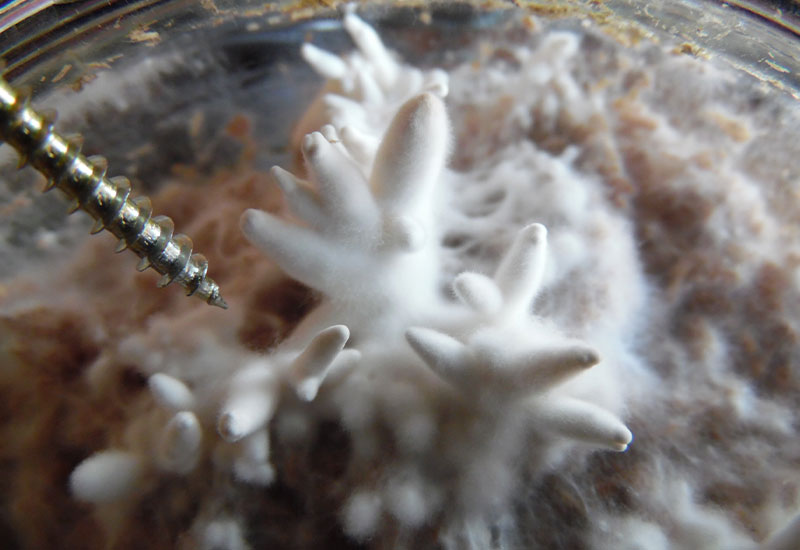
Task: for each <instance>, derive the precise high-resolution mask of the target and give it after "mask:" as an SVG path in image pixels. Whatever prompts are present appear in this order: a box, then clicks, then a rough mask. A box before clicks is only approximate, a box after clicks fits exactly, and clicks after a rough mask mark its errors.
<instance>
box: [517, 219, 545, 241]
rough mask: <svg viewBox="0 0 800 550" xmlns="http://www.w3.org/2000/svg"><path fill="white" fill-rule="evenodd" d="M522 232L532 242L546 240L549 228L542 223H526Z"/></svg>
mask: <svg viewBox="0 0 800 550" xmlns="http://www.w3.org/2000/svg"><path fill="white" fill-rule="evenodd" d="M521 233H522V234H523V235H524V236H525V237H526V238H527V239H528V240H530V241H531V242H537V243H538V242H544V241H545V240H546V239H547V228H546V227H545V226H544V225H542V224H540V223H532V224H530V225H526V226H525V227H524V228H523V229H522V231H521Z"/></svg>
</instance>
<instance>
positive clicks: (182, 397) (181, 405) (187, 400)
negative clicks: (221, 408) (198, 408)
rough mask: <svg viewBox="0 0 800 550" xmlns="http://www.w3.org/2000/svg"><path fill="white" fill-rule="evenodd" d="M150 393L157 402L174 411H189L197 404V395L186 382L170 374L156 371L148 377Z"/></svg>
mask: <svg viewBox="0 0 800 550" xmlns="http://www.w3.org/2000/svg"><path fill="white" fill-rule="evenodd" d="M147 384H148V386H149V387H150V393H151V394H152V395H153V399H155V401H156V403H158V404H159V405H161V406H162V407H164V408H165V409H168V410H172V411H188V410H192V409H193V408H194V406H195V397H194V394H193V393H192V390H190V389H189V388H188V387H187V386H186V384H184V383H183V382H181V381H180V380H178V379H177V378H174V377H172V376H169V375H168V374H162V373H156V374H154V375H152V376H151V377H150V378H148V379H147Z"/></svg>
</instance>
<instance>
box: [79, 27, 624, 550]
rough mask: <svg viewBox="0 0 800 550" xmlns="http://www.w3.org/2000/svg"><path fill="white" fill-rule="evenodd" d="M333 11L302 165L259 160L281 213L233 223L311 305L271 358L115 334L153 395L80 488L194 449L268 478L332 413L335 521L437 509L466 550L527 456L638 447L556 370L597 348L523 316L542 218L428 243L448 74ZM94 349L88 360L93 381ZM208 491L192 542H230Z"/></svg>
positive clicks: (540, 267)
mask: <svg viewBox="0 0 800 550" xmlns="http://www.w3.org/2000/svg"><path fill="white" fill-rule="evenodd" d="M344 24H345V28H346V29H347V30H348V32H350V34H351V36H352V37H353V39H354V41H355V43H356V45H357V46H358V47H359V51H358V52H357V53H354V54H351V55H349V56H347V57H344V58H340V57H338V56H334V55H332V54H330V53H327V52H325V51H323V50H320V49H318V48H316V47H314V46H313V45H311V44H307V45H305V46H304V47H303V56H304V57H305V59H306V60H307V61H308V62H309V63H310V64H311V65H312V67H314V68H315V69H316V70H317V71H318V72H319V73H320V74H321V75H323V76H325V77H327V78H328V79H329V80H328V83H327V84H326V87H325V89H324V90H323V92H322V93H321V94H320V96H319V97H318V98H317V99H316V100H315V102H314V104H313V105H312V106H311V108H310V109H309V111H308V113H307V115H306V116H305V117H304V118H303V120H302V121H301V123H300V124H299V128H301V129H302V132H303V133H304V134H305V135H304V137H302V138H301V139H298V141H299V144H300V148H301V150H302V154H303V157H304V159H305V165H306V170H307V176H306V177H305V178H300V177H296V176H294V175H292V174H291V173H289V172H287V171H285V170H283V169H281V168H277V167H276V168H274V169H273V172H272V174H273V176H274V179H275V181H276V182H277V184H278V185H279V186H280V188H281V189H282V191H283V193H284V196H285V199H286V204H287V206H288V208H289V212H287V213H286V214H285V215H283V214H271V213H267V212H263V211H260V210H249V211H247V212H245V214H244V215H243V217H242V229H243V231H244V233H245V235H246V236H247V238H248V239H249V240H250V241H252V243H253V244H255V245H256V246H257V247H259V248H260V249H262V250H263V251H264V252H265V253H266V254H267V255H268V256H269V257H270V258H271V259H272V260H274V261H275V262H276V263H277V264H278V265H279V266H280V267H281V268H282V269H283V270H284V271H285V272H286V273H287V274H288V275H289V276H291V277H293V278H295V279H297V280H298V281H301V282H302V283H304V284H306V285H308V286H310V287H312V288H314V289H316V290H318V291H319V292H320V293H321V294H322V295H323V298H324V299H323V302H322V303H321V304H320V305H319V306H318V307H317V308H316V309H315V310H314V311H313V312H312V313H311V314H310V315H309V316H308V317H307V318H306V319H305V320H304V321H303V322H302V323H301V325H300V326H299V328H298V329H297V330H296V331H295V333H294V334H293V335H292V336H291V337H290V338H289V339H288V340H287V341H286V342H284V343H283V344H282V345H280V346H279V347H278V348H277V349H276V350H274V351H273V352H272V353H270V354H268V355H266V356H263V357H250V356H248V354H247V353H245V352H244V351H238V350H230V349H229V350H228V351H229V355H233V356H234V357H239V358H240V360H239V362H238V366H235V365H217V366H216V367H214V366H213V365H212V363H213V362H214V359H212V357H214V354H217V355H219V356H224V355H225V352H224V351H223V352H220V351H219V349H217V348H214V349H215V350H216V351H210V350H211V349H212V348H210V347H208V346H213V342H214V341H215V340H214V338H211V339H206V340H204V344H203V345H204V346H206V347H207V351H204V349H203V346H199V347H197V346H196V344H193V343H192V342H185V343H184V344H183V345H184V346H185V351H186V353H185V354H183V355H181V356H175V357H172V358H169V357H161V358H160V359H153V358H152V357H149V358H145V355H146V353H145V352H143V351H142V350H143V349H146V348H148V347H151V348H152V342H153V339H158V338H162V337H163V334H162V333H161V329H160V326H159V325H158V324H156V325H154V326H153V329H152V333H151V334H149V335H143V336H134V337H132V338H131V339H130V341H129V342H128V343H126V344H123V345H122V346H121V349H120V350H118V352H119V353H122V354H131V356H137V355H141V356H142V363H143V364H145V365H151V366H149V367H146V368H149V369H151V376H150V379H149V387H150V392H151V395H152V405H151V406H150V407H148V408H146V409H143V410H142V413H141V415H140V416H139V417H137V418H136V419H135V420H134V421H133V422H132V424H131V425H130V426H129V427H128V429H127V431H126V435H125V437H124V438H123V440H122V441H121V442H120V443H119V445H118V447H119V448H117V447H116V446H115V448H114V449H111V450H107V451H101V452H99V453H97V454H95V455H93V456H91V457H89V458H87V459H86V460H85V461H84V462H83V463H81V464H80V465H79V466H78V467H77V468H76V469H75V471H74V472H73V474H72V478H71V484H72V489H73V492H74V494H75V496H76V497H77V498H79V499H81V500H85V501H89V502H95V503H98V504H99V503H104V505H108V504H107V503H112V505H113V503H114V502H122V501H125V500H126V499H128V500H129V499H131V498H135V495H136V494H138V492H140V491H143V490H144V489H145V488H146V487H148V486H151V485H152V484H153V483H155V481H154V479H156V477H157V475H156V474H158V473H159V472H161V474H158V475H168V474H171V475H191V474H192V472H194V471H195V470H196V469H197V468H198V467H199V466H200V465H201V464H205V463H207V461H208V460H209V459H210V460H211V464H212V467H213V468H214V470H216V471H218V472H227V473H228V474H229V475H230V479H231V480H232V483H234V484H235V483H244V484H253V485H269V484H271V483H272V482H274V480H275V478H276V476H281V475H282V473H281V472H280V471H277V472H276V470H275V467H274V465H273V464H272V463H271V461H270V455H271V452H270V447H271V445H280V444H282V443H287V444H293V445H294V444H297V442H301V443H302V442H303V441H304V440H306V439H307V438H309V437H311V434H312V433H313V427H314V426H316V425H318V424H319V423H320V422H321V421H325V420H332V421H334V422H336V423H339V424H341V425H342V426H343V427H344V428H345V430H346V431H347V433H348V435H349V438H350V440H351V442H352V452H351V456H350V458H349V465H348V468H347V472H346V475H345V477H344V479H343V480H342V482H343V483H345V484H347V486H349V496H346V498H345V499H344V501H343V504H342V509H341V510H340V512H339V513H340V517H341V519H342V522H343V528H344V530H345V531H346V532H347V533H348V534H349V535H350V536H352V537H354V538H357V539H365V538H368V537H372V536H376V537H378V538H379V539H380V538H381V537H382V536H385V534H389V533H392V532H396V530H397V529H400V530H401V532H407V533H409V534H413V533H414V532H415V530H417V529H420V528H422V527H423V526H425V525H428V526H431V525H433V524H439V525H441V526H442V529H441V535H440V537H439V538H440V539H441V541H442V542H443V543H445V544H449V545H450V546H454V547H463V545H464V544H466V542H464V540H462V539H463V536H465V535H462V531H463V526H464V525H465V522H469V524H470V527H469V529H468V531H469V532H471V533H473V534H472V535H470V537H472V541H473V542H472V543H470V544H472V545H473V546H475V545H477V546H480V545H481V544H483V543H481V542H480V541H482V540H483V541H485V540H488V539H487V537H488V536H489V526H490V525H491V524H492V522H493V521H494V520H495V518H496V517H498V516H499V515H502V510H503V506H504V505H505V504H507V503H508V500H509V498H510V497H511V496H512V495H513V493H514V486H515V483H516V481H515V480H516V479H517V477H518V476H519V475H520V473H521V472H522V471H523V470H525V471H527V472H531V471H533V472H536V471H538V470H543V469H546V468H548V467H550V466H552V465H553V464H555V463H556V462H557V461H558V460H560V458H559V457H563V456H564V450H565V449H567V448H568V449H573V450H576V449H578V448H579V447H576V446H575V445H576V444H578V443H580V444H588V445H589V446H590V448H591V447H597V448H603V449H612V450H616V451H624V450H625V449H626V448H627V446H628V444H629V443H630V442H631V439H632V435H631V432H630V431H629V430H628V429H627V428H626V427H625V425H624V424H623V423H622V422H621V421H620V420H619V418H618V417H617V416H616V414H615V413H614V412H610V411H609V410H606V408H604V407H603V406H601V405H600V404H599V403H602V402H603V401H604V400H605V401H608V400H609V398H608V396H607V395H606V396H605V397H603V396H602V395H601V397H600V398H599V399H598V400H597V401H598V402H592V399H591V398H589V399H586V397H587V392H586V391H585V388H584V389H583V390H582V389H581V387H580V386H579V385H578V386H574V387H575V388H576V389H575V390H570V389H569V388H570V387H569V386H568V385H565V382H567V381H569V380H572V379H574V378H576V377H577V378H580V377H581V375H582V374H583V373H584V372H585V371H587V369H590V368H591V367H593V366H594V365H595V364H597V363H598V362H599V361H600V357H599V355H598V352H597V351H595V349H593V347H592V346H590V345H588V344H586V343H583V342H581V341H580V340H577V339H576V338H574V337H568V336H566V335H563V334H562V333H561V332H560V331H559V330H558V329H557V328H556V327H555V326H553V324H552V323H550V322H548V321H547V320H545V319H543V318H540V317H538V316H537V315H535V314H534V308H533V305H534V302H535V300H536V298H537V294H538V293H539V291H540V289H541V287H542V284H543V281H545V280H546V279H547V276H546V264H547V261H548V254H549V253H548V250H547V230H546V229H545V227H544V226H543V225H540V224H538V223H531V224H529V225H525V226H524V227H522V228H521V229H519V230H518V231H517V234H516V237H515V238H514V239H513V242H512V243H511V244H510V246H509V247H508V249H507V250H506V252H505V254H504V255H503V257H502V259H501V260H500V261H499V262H498V264H497V266H496V269H494V273H493V274H491V275H490V274H484V273H480V272H478V271H465V272H462V273H460V274H458V275H457V276H456V277H455V278H452V275H451V271H452V270H453V265H454V263H455V261H456V260H455V259H454V258H455V256H454V254H455V253H454V252H453V250H449V249H447V248H446V247H444V246H443V245H442V240H443V238H444V235H445V232H446V231H447V230H450V229H452V227H453V226H454V225H457V216H455V215H454V214H452V213H450V210H452V208H453V207H452V206H451V205H452V204H453V203H454V202H456V201H457V198H456V197H454V193H456V192H457V190H458V181H459V178H461V176H460V175H459V174H456V173H453V172H451V171H449V170H448V169H447V168H446V163H447V158H448V154H449V152H450V150H451V147H454V146H457V144H453V145H451V140H452V138H451V136H450V128H449V122H448V116H447V110H446V106H445V103H444V101H443V97H444V96H445V95H446V94H447V88H448V84H447V77H446V75H445V74H444V73H442V72H440V71H433V72H431V73H428V74H425V73H423V72H421V71H419V70H417V69H414V68H411V67H408V66H405V65H403V64H401V63H400V62H399V61H397V60H396V59H395V56H394V55H393V54H392V53H390V52H388V51H387V50H386V49H385V48H384V47H383V45H382V44H381V42H380V40H379V39H378V37H377V34H376V33H375V31H374V30H373V29H372V28H370V27H369V26H367V25H366V24H365V23H364V22H363V21H361V20H360V19H358V18H357V17H356V16H355V15H353V14H348V15H347V16H346V17H345V21H344ZM530 221H535V220H530ZM200 315H201V317H202V315H203V314H200ZM217 340H219V341H222V340H224V338H223V337H222V336H217ZM209 342H211V343H209ZM172 346H173V347H177V348H178V349H180V346H176V345H175V344H174V343H173V344H172ZM345 346H346V347H345ZM226 347H227V348H229V345H228V344H225V345H220V346H219V348H221V349H223V350H224V349H225V348H226ZM103 364H104V363H103V360H102V359H101V361H100V362H99V364H98V365H99V366H96V367H95V368H94V369H93V370H94V374H93V375H92V380H93V383H94V385H95V386H96V387H97V388H98V390H101V389H102V385H103V377H102V372H103V368H102V365H103ZM181 364H185V367H182V366H181ZM198 365H208V366H205V367H198ZM182 378H183V380H182ZM600 394H603V392H600ZM603 395H605V394H603ZM615 409H616V410H617V411H618V410H621V407H620V406H619V405H617V406H616V407H615ZM615 412H616V411H615ZM276 433H277V434H279V436H278V440H277V441H274V442H271V441H270V439H272V438H274V437H275V434H276ZM568 441H572V442H574V443H573V444H572V445H567V446H566V447H565V446H564V445H565V442H568ZM364 472H369V475H367V476H365V475H363V474H364ZM213 501H214V498H213V496H212V497H211V498H210V500H209V502H206V503H205V505H204V509H205V510H206V511H205V512H202V513H201V515H200V516H198V518H197V523H196V525H195V527H193V532H195V533H196V534H195V538H196V540H197V541H198V544H200V545H201V546H203V545H204V547H207V548H211V547H217V546H219V545H222V546H225V547H231V548H239V547H242V544H243V543H242V539H241V531H240V528H239V526H238V524H237V523H236V522H235V521H233V520H228V519H225V518H224V517H222V518H217V517H213V513H211V512H210V511H209V510H211V509H213V507H214V505H213ZM476 537H477V538H476ZM229 539H230V540H229ZM226 541H227V542H226ZM226 545H227V546H226Z"/></svg>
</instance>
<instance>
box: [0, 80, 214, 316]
mask: <svg viewBox="0 0 800 550" xmlns="http://www.w3.org/2000/svg"><path fill="white" fill-rule="evenodd" d="M54 122H55V113H54V112H53V113H43V114H39V113H37V112H36V111H34V110H33V108H31V106H30V100H29V97H28V96H27V95H23V94H20V93H18V92H17V91H15V90H14V88H12V87H11V86H10V85H9V84H8V83H7V82H6V81H5V80H4V79H2V78H0V139H2V140H3V141H5V142H6V143H8V144H9V145H11V146H12V147H14V149H16V150H17V152H18V153H19V155H20V167H22V166H24V165H25V164H26V163H30V164H31V166H33V167H34V168H36V169H37V170H38V171H39V172H41V173H42V174H43V175H44V176H45V177H46V178H47V182H48V183H47V187H46V189H45V190H46V191H47V190H50V189H52V188H53V187H58V188H59V189H61V190H62V191H63V192H64V193H66V195H67V196H69V197H71V198H72V199H73V200H74V203H73V207H72V209H71V212H74V211H75V210H78V209H81V210H84V211H85V212H88V213H89V215H90V216H92V217H93V218H94V219H95V220H96V222H95V224H94V227H93V228H92V233H93V234H94V233H99V232H100V231H102V230H103V229H105V230H107V231H110V232H111V233H113V234H114V235H115V236H116V237H117V238H119V244H118V245H117V249H116V250H117V252H121V251H123V250H125V249H126V248H127V249H130V250H132V251H133V252H134V253H135V254H136V255H137V256H139V257H140V258H141V261H140V262H139V265H138V266H137V269H138V270H139V271H144V270H145V269H147V268H148V267H151V268H153V269H154V270H156V271H157V272H158V273H160V274H161V275H162V277H161V280H160V281H159V282H158V286H159V287H164V286H167V285H168V284H170V283H172V282H177V283H178V284H179V285H181V286H182V287H183V288H185V289H186V294H187V295H189V296H197V297H199V298H200V299H202V300H204V301H205V302H206V303H208V304H211V305H213V306H218V307H221V308H224V309H227V307H228V305H227V304H226V303H225V300H223V299H222V297H221V296H220V293H219V285H217V283H215V282H214V281H213V279H211V278H210V277H207V276H206V271H207V270H208V260H206V258H205V256H203V255H202V254H192V241H191V239H190V238H189V237H187V236H186V235H183V234H180V235H173V230H174V227H175V226H174V224H173V222H172V220H171V219H170V218H168V217H166V216H155V217H152V216H151V214H152V205H151V204H150V199H148V198H147V197H144V196H141V197H136V198H130V194H131V187H130V182H129V181H128V179H127V178H125V177H113V178H107V177H106V169H107V161H106V159H105V158H103V157H99V156H98V157H91V158H87V157H85V156H84V155H82V154H81V153H80V149H81V140H80V138H79V137H78V138H69V139H66V138H63V137H61V136H60V135H58V134H57V133H56V132H54V131H53V123H54Z"/></svg>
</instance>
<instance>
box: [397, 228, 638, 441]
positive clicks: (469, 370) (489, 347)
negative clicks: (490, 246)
mask: <svg viewBox="0 0 800 550" xmlns="http://www.w3.org/2000/svg"><path fill="white" fill-rule="evenodd" d="M546 236H547V232H546V230H545V228H544V227H543V226H542V225H539V224H531V225H529V226H527V227H524V228H523V229H522V230H521V231H519V233H518V234H517V236H516V238H515V239H514V241H513V243H512V244H511V247H510V248H509V250H508V252H507V253H506V255H505V256H504V257H503V259H502V260H501V262H500V267H499V268H498V269H497V271H496V273H495V275H494V279H489V278H488V277H486V276H483V275H480V274H476V273H464V274H461V275H460V276H458V277H456V279H455V281H454V284H453V287H454V291H455V294H456V296H457V297H458V298H459V299H460V300H461V301H462V302H463V303H464V304H465V305H466V306H468V307H469V308H471V309H472V310H473V311H475V312H477V313H479V314H480V315H481V320H480V321H479V322H478V325H477V327H476V328H475V329H474V330H473V331H472V332H471V333H468V334H467V335H466V336H465V338H464V341H463V342H462V341H461V340H459V339H458V338H455V337H453V336H450V335H448V334H444V333H442V332H440V331H438V330H434V329H430V328H423V327H412V328H409V329H408V330H407V331H406V339H407V341H408V343H409V344H410V346H411V347H412V349H413V350H414V351H415V352H416V353H417V355H419V357H420V358H421V359H422V360H423V361H424V362H425V363H426V364H427V365H428V366H429V367H430V368H431V370H432V371H434V372H435V373H436V374H438V375H439V376H440V377H441V378H442V379H443V380H445V381H447V382H449V383H450V384H452V385H453V386H455V387H456V388H458V389H459V390H461V391H462V392H463V393H464V394H465V395H467V396H469V398H470V399H475V401H476V407H479V406H486V405H488V406H491V407H496V406H498V403H508V402H509V399H526V400H529V403H528V404H527V406H528V408H529V410H530V412H531V414H530V419H531V422H532V423H533V424H534V425H535V428H536V429H537V430H539V431H540V432H546V433H549V434H551V435H556V436H561V437H565V438H568V439H573V440H578V441H582V442H586V443H591V444H595V445H599V446H602V447H607V448H609V449H613V450H617V451H623V450H625V449H626V448H627V446H628V444H629V443H630V441H631V440H632V438H633V436H632V435H631V433H630V431H629V430H628V429H627V428H626V427H625V425H624V424H623V423H622V422H621V421H620V420H619V419H618V418H617V417H616V416H614V415H613V414H611V413H610V412H608V411H606V410H605V409H602V408H600V407H598V406H597V405H594V404H591V403H587V402H584V401H579V400H577V399H574V398H570V397H560V396H559V397H556V396H554V395H551V394H550V393H548V392H550V390H552V389H553V388H555V387H557V386H558V385H560V384H563V383H564V382H566V381H567V380H569V379H570V378H572V377H574V376H576V375H578V374H580V373H581V372H583V371H584V370H586V369H587V368H589V367H592V366H593V365H595V364H597V363H598V362H599V360H600V358H599V356H598V354H597V352H596V351H594V350H593V349H591V348H589V347H587V346H585V345H583V344H580V343H574V342H568V341H564V340H563V339H556V338H554V340H553V342H552V343H550V342H548V343H546V344H542V343H540V342H533V343H532V344H530V345H525V344H520V343H519V342H510V341H509V338H511V339H515V338H516V336H517V335H518V334H520V333H519V332H518V330H519V326H522V327H526V326H527V327H528V329H529V330H531V331H536V330H537V329H538V330H541V327H536V326H535V325H533V324H532V322H531V321H528V324H526V318H528V317H531V316H530V315H529V314H528V311H529V309H530V307H531V303H532V302H533V300H534V299H535V297H536V294H537V292H538V290H539V286H540V284H541V280H542V274H543V272H544V267H545V266H544V264H545V260H546V257H547V255H546V250H547V247H546V245H547V243H546ZM509 322H511V323H512V327H513V330H512V328H510V327H509Z"/></svg>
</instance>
